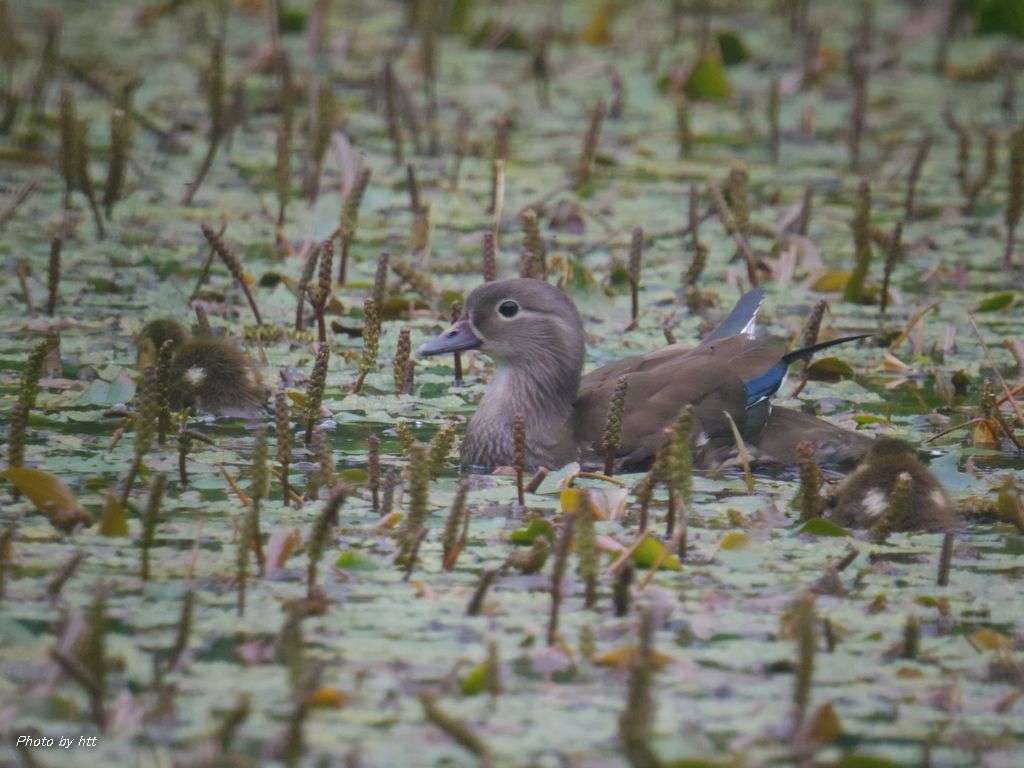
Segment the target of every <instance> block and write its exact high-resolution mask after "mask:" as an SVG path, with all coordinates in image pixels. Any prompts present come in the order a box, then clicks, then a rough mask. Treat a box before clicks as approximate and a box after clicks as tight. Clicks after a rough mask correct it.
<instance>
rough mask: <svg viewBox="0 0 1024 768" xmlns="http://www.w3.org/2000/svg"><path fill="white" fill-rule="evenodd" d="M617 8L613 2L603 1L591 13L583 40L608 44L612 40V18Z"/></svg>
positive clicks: (589, 43)
mask: <svg viewBox="0 0 1024 768" xmlns="http://www.w3.org/2000/svg"><path fill="white" fill-rule="evenodd" d="M614 17H615V8H614V6H613V4H612V3H610V2H607V3H601V5H599V6H598V7H597V8H595V9H594V12H593V13H592V14H591V15H590V21H589V22H587V26H586V28H585V29H584V30H583V35H582V37H583V42H585V43H586V44H587V45H608V43H610V42H611V41H612V20H613V19H614Z"/></svg>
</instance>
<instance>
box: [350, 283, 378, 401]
mask: <svg viewBox="0 0 1024 768" xmlns="http://www.w3.org/2000/svg"><path fill="white" fill-rule="evenodd" d="M379 349H380V312H379V311H378V309H377V302H375V301H374V300H373V299H372V298H371V297H367V299H366V301H365V302H363V354H362V356H361V357H360V358H359V378H357V379H356V383H355V384H354V385H353V386H352V392H353V393H354V394H359V392H360V390H362V388H363V382H364V381H365V380H366V377H367V376H368V375H369V374H371V373H373V372H374V371H375V370H377V353H378V351H379Z"/></svg>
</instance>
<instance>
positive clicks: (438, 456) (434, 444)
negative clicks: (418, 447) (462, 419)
mask: <svg viewBox="0 0 1024 768" xmlns="http://www.w3.org/2000/svg"><path fill="white" fill-rule="evenodd" d="M454 445H455V424H453V423H452V422H450V421H446V422H445V423H444V424H442V425H441V428H440V429H439V430H437V432H436V433H435V434H434V438H433V439H432V440H431V441H430V450H429V452H428V461H429V464H430V476H431V477H437V476H438V475H439V474H441V472H442V470H444V467H445V464H446V463H447V461H448V454H449V453H451V451H452V447H453V446H454Z"/></svg>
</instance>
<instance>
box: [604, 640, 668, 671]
mask: <svg viewBox="0 0 1024 768" xmlns="http://www.w3.org/2000/svg"><path fill="white" fill-rule="evenodd" d="M638 653H639V651H638V649H637V647H636V646H635V645H625V646H623V647H622V648H616V649H615V650H614V651H608V653H604V654H602V655H600V656H598V657H597V658H595V659H594V663H596V664H599V665H601V666H602V667H615V668H617V669H627V668H628V667H629V666H630V665H631V664H632V663H633V661H634V660H635V659H636V657H637V654H638ZM651 661H652V662H653V663H654V666H655V667H656V668H659V669H660V668H661V667H664V666H665V665H666V664H672V663H674V662H675V658H674V657H673V656H669V655H668V654H667V653H662V652H661V651H659V650H657V649H655V650H654V651H652V653H651Z"/></svg>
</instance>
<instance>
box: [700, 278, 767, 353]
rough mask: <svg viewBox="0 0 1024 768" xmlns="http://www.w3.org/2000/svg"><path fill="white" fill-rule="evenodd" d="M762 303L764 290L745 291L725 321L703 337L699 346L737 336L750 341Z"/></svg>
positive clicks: (755, 328)
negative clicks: (744, 337) (740, 335)
mask: <svg viewBox="0 0 1024 768" xmlns="http://www.w3.org/2000/svg"><path fill="white" fill-rule="evenodd" d="M763 303H764V288H755V289H754V290H752V291H747V292H746V293H744V294H743V295H742V296H740V300H739V301H737V302H736V306H734V307H733V308H732V311H731V312H730V313H729V314H728V316H727V317H726V318H725V320H723V321H722V322H720V323H719V324H718V327H717V328H715V330H713V331H712V332H711V333H709V334H708V335H707V336H705V337H704V340H703V341H702V342H701V344H707V343H708V342H709V341H720V340H721V339H727V338H729V337H730V336H736V335H737V334H743V335H744V336H747V337H748V338H751V339H752V338H754V333H755V332H756V330H757V313H758V311H759V310H760V309H761V304H763Z"/></svg>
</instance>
